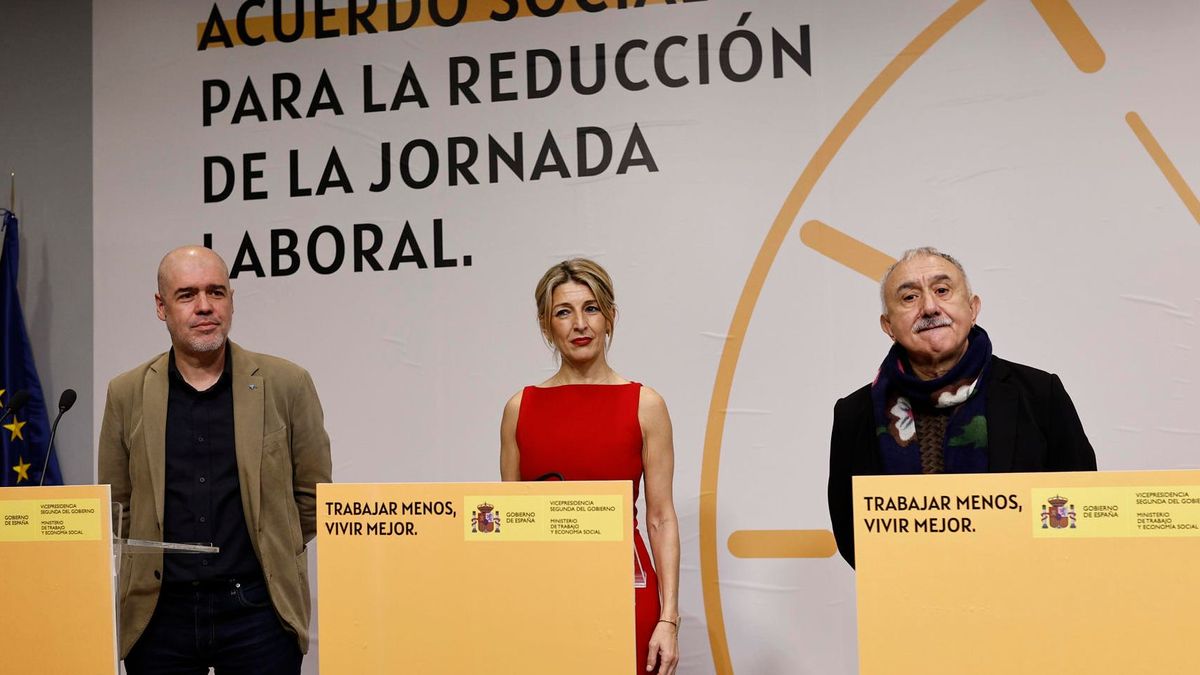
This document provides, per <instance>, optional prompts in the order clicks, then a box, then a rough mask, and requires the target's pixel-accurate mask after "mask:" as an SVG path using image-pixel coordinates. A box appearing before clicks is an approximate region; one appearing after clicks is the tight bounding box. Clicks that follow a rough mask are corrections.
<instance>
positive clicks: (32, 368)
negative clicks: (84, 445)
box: [0, 209, 62, 486]
mask: <svg viewBox="0 0 1200 675" xmlns="http://www.w3.org/2000/svg"><path fill="white" fill-rule="evenodd" d="M0 215H2V216H3V224H2V225H0V239H2V240H3V243H2V246H0V410H3V409H4V406H6V405H7V404H8V402H9V401H10V400H11V397H12V395H13V394H15V393H16V392H18V391H26V392H29V400H28V402H26V403H25V405H24V406H22V407H21V409H20V410H18V411H17V412H16V413H15V414H13V415H9V416H8V417H7V418H6V419H5V420H3V421H2V422H0V455H3V459H4V463H3V464H0V471H2V472H3V473H0V486H10V485H37V484H38V483H39V482H44V483H45V484H46V485H61V484H62V474H61V473H59V470H58V460H57V459H55V458H54V457H53V454H52V455H51V459H50V464H49V466H48V467H47V468H46V479H45V481H41V479H42V465H43V464H44V463H45V461H46V443H47V442H48V441H49V436H50V423H49V419H47V417H46V399H45V397H44V396H42V384H41V381H40V380H38V374H37V366H36V365H34V362H33V351H32V350H31V349H30V348H29V334H28V333H27V332H25V317H24V316H23V315H22V314H21V301H20V299H19V298H18V297H17V265H18V263H19V261H20V257H19V256H18V251H17V249H18V246H19V243H18V241H17V217H16V216H14V215H13V214H12V213H10V212H8V211H4V210H2V209H0Z"/></svg>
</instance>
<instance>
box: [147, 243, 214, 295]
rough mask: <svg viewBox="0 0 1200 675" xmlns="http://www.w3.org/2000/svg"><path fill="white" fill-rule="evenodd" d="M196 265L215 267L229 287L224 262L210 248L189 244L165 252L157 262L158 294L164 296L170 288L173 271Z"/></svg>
mask: <svg viewBox="0 0 1200 675" xmlns="http://www.w3.org/2000/svg"><path fill="white" fill-rule="evenodd" d="M196 265H217V266H218V267H219V268H220V269H221V273H222V274H223V275H224V276H225V285H226V286H228V285H229V267H228V266H227V265H226V264H225V260H224V259H223V258H221V256H219V255H217V254H216V252H215V251H213V250H212V249H210V248H205V247H203V246H197V245H195V244H189V245H187V246H180V247H179V248H176V249H172V250H170V251H167V254H166V255H164V256H163V258H162V260H161V261H159V263H158V294H159V295H165V294H166V292H167V290H168V289H169V287H170V276H171V273H172V272H173V271H174V270H176V269H178V268H180V267H185V266H196Z"/></svg>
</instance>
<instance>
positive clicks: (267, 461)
mask: <svg viewBox="0 0 1200 675" xmlns="http://www.w3.org/2000/svg"><path fill="white" fill-rule="evenodd" d="M154 302H155V308H156V311H157V313H158V318H159V319H161V320H162V321H164V322H165V323H166V325H167V332H168V333H169V334H170V336H171V349H170V350H169V351H167V352H164V353H162V354H159V355H158V356H156V357H154V358H152V359H150V360H149V361H147V362H145V363H143V364H142V365H140V366H138V367H136V368H134V369H133V370H130V371H128V372H126V373H124V374H122V375H118V376H117V377H116V378H114V379H113V381H112V382H111V383H109V385H108V400H107V402H106V404H105V407H104V422H103V424H102V426H101V428H100V461H99V476H100V482H101V483H108V484H110V485H112V498H113V499H114V500H115V501H118V502H120V503H121V505H122V506H123V507H124V511H123V514H122V515H123V521H124V529H123V531H124V532H125V533H126V535H127V536H128V537H130V538H132V539H144V540H151V541H165V542H180V543H182V542H198V543H205V544H208V543H212V544H216V545H217V546H218V547H219V548H220V552H219V553H216V554H211V555H210V554H203V555H183V554H167V555H163V554H162V553H157V554H145V553H143V554H134V553H130V552H126V554H125V555H124V557H123V559H122V561H121V580H120V593H119V604H120V607H119V613H120V617H121V635H120V653H121V657H122V658H123V659H124V660H125V669H126V671H127V672H128V673H129V674H130V675H145V674H148V673H163V674H165V673H207V672H208V668H209V667H210V666H212V667H214V668H215V669H216V672H217V673H254V674H255V675H283V674H285V673H286V674H288V675H295V674H297V673H299V672H300V662H301V659H302V657H303V653H304V651H305V650H306V649H307V648H308V620H309V613H310V608H309V589H308V574H307V555H306V553H305V544H306V543H307V542H308V541H309V540H310V539H312V538H313V536H314V535H315V534H316V484H317V483H327V482H329V481H330V473H331V468H330V456H329V436H328V435H326V433H325V427H324V424H323V415H322V412H321V402H320V401H319V400H318V399H317V392H316V389H315V387H314V386H313V382H312V378H310V377H309V375H308V373H307V372H306V371H305V370H304V369H302V368H300V367H299V366H297V365H295V364H293V363H290V362H288V361H285V360H283V359H280V358H277V357H274V356H268V355H266V354H255V353H254V352H251V351H247V350H245V349H242V348H241V347H239V346H238V345H236V344H234V343H233V342H232V341H230V340H229V339H228V335H229V329H230V326H231V325H232V322H233V289H232V288H230V287H229V269H228V268H227V267H226V266H225V261H224V260H221V258H220V256H218V255H217V254H216V253H213V252H212V251H210V250H209V249H206V248H204V247H201V246H184V247H182V248H178V249H175V250H173V251H171V252H170V253H168V254H167V255H166V256H165V257H163V259H162V262H161V263H160V264H159V267H158V293H156V294H155V295H154Z"/></svg>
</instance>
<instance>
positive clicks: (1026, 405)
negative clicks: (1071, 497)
mask: <svg viewBox="0 0 1200 675" xmlns="http://www.w3.org/2000/svg"><path fill="white" fill-rule="evenodd" d="M877 426H878V425H877V424H876V422H875V413H874V411H873V410H872V407H871V385H867V386H865V387H862V388H861V389H859V390H858V391H855V392H854V393H853V394H850V395H849V396H847V397H846V398H843V399H841V400H839V401H838V402H837V404H836V405H835V406H834V407H833V437H832V439H831V440H830V442H829V519H830V521H832V523H833V535H834V538H836V539H837V545H838V550H839V551H840V552H841V554H842V557H843V558H845V559H846V562H848V563H850V566H851V567H853V566H854V503H853V501H852V499H853V498H852V495H851V477H852V476H873V475H880V474H883V473H884V470H883V460H882V458H881V457H880V456H879V441H878V439H877V438H876V436H875V429H876V427H877ZM987 429H988V471H989V472H990V473H1008V472H1033V471H1095V470H1096V453H1095V451H1094V450H1092V445H1091V443H1089V442H1088V439H1087V435H1086V434H1084V432H1083V425H1082V424H1080V422H1079V415H1078V413H1076V412H1075V405H1074V404H1073V403H1071V397H1070V396H1068V395H1067V390H1066V389H1064V388H1063V384H1062V381H1061V380H1059V379H1058V376H1057V375H1054V374H1051V373H1047V372H1045V371H1042V370H1038V369H1036V368H1030V367H1029V366H1023V365H1021V364H1019V363H1013V362H1012V361H1005V360H1004V359H1001V358H998V357H995V356H993V357H992V365H991V374H990V376H989V381H988V383H987Z"/></svg>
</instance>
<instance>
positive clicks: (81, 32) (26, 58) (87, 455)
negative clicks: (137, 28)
mask: <svg viewBox="0 0 1200 675" xmlns="http://www.w3.org/2000/svg"><path fill="white" fill-rule="evenodd" d="M10 171H15V172H16V203H15V204H10V203H9V173H10ZM0 206H3V207H6V208H10V209H11V210H12V211H13V212H15V213H16V214H17V217H18V218H19V219H20V221H21V227H20V229H21V241H20V243H21V273H20V278H19V280H18V284H17V286H18V290H19V292H20V296H21V305H22V308H23V309H24V311H25V323H26V327H27V328H28V329H29V335H30V339H31V340H32V342H33V353H34V358H35V359H36V360H37V366H38V373H39V375H40V376H41V380H42V388H43V389H44V390H45V394H46V402H47V404H48V406H49V407H51V408H53V407H54V404H55V402H57V400H58V396H59V393H61V392H62V390H63V389H66V388H68V387H71V388H73V389H75V391H77V392H79V402H78V403H76V405H75V409H73V410H72V411H71V412H69V413H67V414H66V416H64V417H63V420H62V422H61V423H60V424H59V427H58V440H57V441H55V446H56V447H57V448H58V453H59V461H60V463H61V466H62V470H63V478H64V480H65V482H67V483H75V484H79V483H93V482H95V469H94V464H95V461H94V459H93V457H94V454H95V452H94V448H95V442H94V437H93V433H92V416H91V410H92V401H91V400H90V399H91V397H92V316H93V314H92V311H93V310H92V3H91V2H90V1H88V2H68V3H55V2H49V3H48V2H45V1H44V0H0ZM109 300H110V301H112V302H131V301H133V299H131V298H110V299H109Z"/></svg>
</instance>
